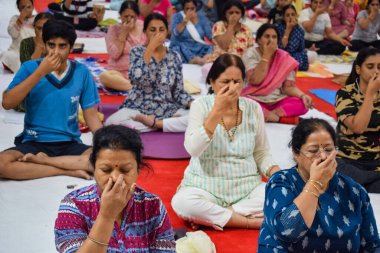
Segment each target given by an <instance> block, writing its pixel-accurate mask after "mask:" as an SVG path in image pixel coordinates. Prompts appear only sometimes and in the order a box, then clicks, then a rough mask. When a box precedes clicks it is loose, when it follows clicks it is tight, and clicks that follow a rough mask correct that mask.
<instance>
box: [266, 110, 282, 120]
mask: <svg viewBox="0 0 380 253" xmlns="http://www.w3.org/2000/svg"><path fill="white" fill-rule="evenodd" d="M279 120H280V116H278V115H277V114H276V113H275V112H273V111H269V112H268V116H267V119H266V121H267V122H278V121H279Z"/></svg>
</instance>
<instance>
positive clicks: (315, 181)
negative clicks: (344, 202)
mask: <svg viewBox="0 0 380 253" xmlns="http://www.w3.org/2000/svg"><path fill="white" fill-rule="evenodd" d="M307 181H308V182H313V183H317V184H318V185H319V186H320V187H321V188H323V184H322V183H321V182H320V181H317V180H313V179H309V180H307Z"/></svg>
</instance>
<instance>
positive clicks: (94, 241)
mask: <svg viewBox="0 0 380 253" xmlns="http://www.w3.org/2000/svg"><path fill="white" fill-rule="evenodd" d="M87 239H89V240H90V241H91V242H93V243H96V244H99V245H102V246H106V247H108V243H104V242H99V241H98V240H95V239H94V238H91V237H90V236H87Z"/></svg>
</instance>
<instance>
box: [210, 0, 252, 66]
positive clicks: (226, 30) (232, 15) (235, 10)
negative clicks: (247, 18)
mask: <svg viewBox="0 0 380 253" xmlns="http://www.w3.org/2000/svg"><path fill="white" fill-rule="evenodd" d="M244 13H245V10H244V6H243V4H242V3H241V2H240V1H239V0H229V1H227V2H226V3H225V5H224V8H223V16H222V20H221V21H218V22H216V23H215V24H214V27H213V30H212V38H213V42H214V44H215V48H214V52H213V53H212V55H211V56H210V58H209V59H208V60H209V62H213V61H214V60H215V59H216V58H218V57H219V56H220V55H222V54H224V53H230V54H236V55H238V56H240V57H242V56H243V54H244V53H245V51H246V50H247V49H248V48H249V47H251V46H252V45H253V36H252V31H251V30H250V29H249V28H248V26H246V25H244V24H242V23H241V20H242V18H244Z"/></svg>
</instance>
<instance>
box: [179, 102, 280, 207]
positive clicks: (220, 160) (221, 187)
mask: <svg viewBox="0 0 380 253" xmlns="http://www.w3.org/2000/svg"><path fill="white" fill-rule="evenodd" d="M214 101H215V95H207V96H204V97H201V98H198V99H197V100H195V101H194V102H193V103H192V104H191V108H190V115H189V125H188V127H187V130H186V135H185V148H186V150H187V151H188V152H189V154H190V155H191V156H192V157H191V160H190V164H189V166H188V167H187V168H186V170H185V175H184V179H183V180H182V183H181V185H182V186H190V187H198V188H201V189H203V190H206V191H208V192H210V193H211V194H213V195H214V196H215V197H216V198H217V199H218V204H219V205H221V206H230V205H231V204H234V203H236V202H238V201H240V200H242V199H244V198H247V197H248V196H249V194H250V193H251V192H252V190H253V189H254V188H255V187H256V186H257V185H259V184H260V183H261V182H262V180H261V174H264V175H265V174H266V172H267V171H268V169H269V168H270V167H271V166H273V165H275V163H274V162H273V161H272V157H271V155H270V153H269V143H268V140H267V136H266V132H265V123H264V117H263V113H262V110H261V108H260V106H259V105H258V104H257V103H256V102H255V101H252V100H250V99H247V98H243V97H240V98H239V107H240V110H241V111H242V122H241V124H240V125H239V126H238V127H237V130H236V133H235V137H234V140H233V141H232V142H230V141H229V138H228V135H227V132H226V130H225V129H224V128H223V126H222V125H220V124H219V125H217V127H216V129H215V131H214V135H213V137H212V139H211V140H210V139H209V137H208V135H207V133H206V131H205V129H204V127H203V124H204V121H205V120H206V118H207V116H208V114H209V112H210V111H211V109H212V107H213V105H214ZM230 131H231V130H230Z"/></svg>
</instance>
